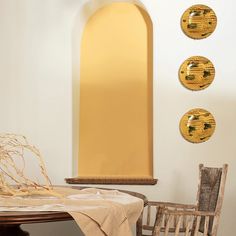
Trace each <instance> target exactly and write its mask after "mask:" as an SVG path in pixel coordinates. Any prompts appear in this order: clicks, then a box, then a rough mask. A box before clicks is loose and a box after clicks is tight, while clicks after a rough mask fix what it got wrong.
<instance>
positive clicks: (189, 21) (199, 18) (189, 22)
mask: <svg viewBox="0 0 236 236" xmlns="http://www.w3.org/2000/svg"><path fill="white" fill-rule="evenodd" d="M216 25H217V17H216V14H215V12H214V11H213V10H212V9H211V8H210V7H208V6H205V5H194V6H191V7H190V8H188V9H187V10H186V11H185V12H184V14H183V15H182V18H181V27H182V30H183V32H184V33H185V34H186V35H187V36H188V37H190V38H192V39H203V38H207V37H208V36H210V35H211V34H212V33H213V32H214V30H215V28H216Z"/></svg>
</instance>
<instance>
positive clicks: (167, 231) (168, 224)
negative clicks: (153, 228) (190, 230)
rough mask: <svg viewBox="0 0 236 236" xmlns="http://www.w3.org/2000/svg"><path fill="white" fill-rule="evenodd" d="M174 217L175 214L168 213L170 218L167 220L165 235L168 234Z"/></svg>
mask: <svg viewBox="0 0 236 236" xmlns="http://www.w3.org/2000/svg"><path fill="white" fill-rule="evenodd" d="M172 218H173V215H168V220H167V222H166V226H165V234H164V236H168V233H169V228H170V224H171V221H172Z"/></svg>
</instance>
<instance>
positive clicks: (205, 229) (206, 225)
mask: <svg viewBox="0 0 236 236" xmlns="http://www.w3.org/2000/svg"><path fill="white" fill-rule="evenodd" d="M208 226H209V216H206V217H205V224H204V233H203V236H207V234H208Z"/></svg>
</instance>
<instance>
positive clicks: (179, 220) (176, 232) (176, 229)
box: [175, 215, 183, 236]
mask: <svg viewBox="0 0 236 236" xmlns="http://www.w3.org/2000/svg"><path fill="white" fill-rule="evenodd" d="M177 218H178V221H177V224H176V228H175V236H179V229H180V225H181V221H182V218H183V217H182V216H181V215H180V216H178V217H177Z"/></svg>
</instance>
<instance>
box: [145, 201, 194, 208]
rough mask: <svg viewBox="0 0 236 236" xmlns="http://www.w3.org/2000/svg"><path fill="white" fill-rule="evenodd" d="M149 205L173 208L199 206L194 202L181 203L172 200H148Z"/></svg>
mask: <svg viewBox="0 0 236 236" xmlns="http://www.w3.org/2000/svg"><path fill="white" fill-rule="evenodd" d="M148 206H160V207H165V208H168V207H171V208H181V209H193V210H195V209H196V208H197V206H196V205H193V204H181V203H172V202H155V201H148Z"/></svg>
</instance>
